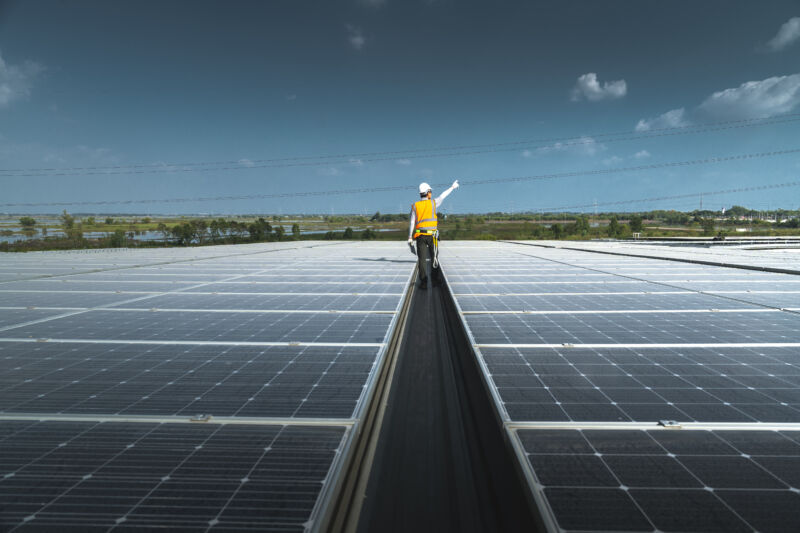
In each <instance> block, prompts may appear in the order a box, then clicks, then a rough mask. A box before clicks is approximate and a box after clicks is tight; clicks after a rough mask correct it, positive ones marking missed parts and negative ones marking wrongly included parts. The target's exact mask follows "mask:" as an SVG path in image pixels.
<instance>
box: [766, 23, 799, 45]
mask: <svg viewBox="0 0 800 533" xmlns="http://www.w3.org/2000/svg"><path fill="white" fill-rule="evenodd" d="M798 39H800V17H792V18H790V19H789V20H787V21H786V22H784V24H783V25H782V26H781V29H779V30H778V33H777V34H776V35H775V37H773V38H772V39H771V40H770V41H769V42H768V43H767V46H769V47H770V49H772V50H773V51H774V52H779V51H781V50H783V49H784V48H786V47H787V46H789V45H790V44H792V43H793V42H795V41H796V40H798Z"/></svg>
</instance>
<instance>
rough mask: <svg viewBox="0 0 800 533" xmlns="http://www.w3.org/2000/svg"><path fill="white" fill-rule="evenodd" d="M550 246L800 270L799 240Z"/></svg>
mask: <svg viewBox="0 0 800 533" xmlns="http://www.w3.org/2000/svg"><path fill="white" fill-rule="evenodd" d="M539 243H541V244H546V245H548V246H555V247H564V248H570V249H580V250H595V251H601V252H612V253H618V254H631V255H634V256H649V257H657V258H664V259H673V260H682V261H704V262H709V263H719V264H727V265H739V266H744V267H751V268H770V269H780V270H797V269H798V265H800V245H798V241H797V239H786V240H785V241H784V242H781V240H780V239H779V238H774V239H770V238H769V237H766V238H758V237H756V238H754V239H746V238H745V239H738V238H734V239H729V240H726V241H722V242H714V241H711V242H698V241H689V240H679V241H651V240H646V241H617V242H614V241H608V242H598V241H579V242H578V241H572V242H563V241H540V242H539Z"/></svg>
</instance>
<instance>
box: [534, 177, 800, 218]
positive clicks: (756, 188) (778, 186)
mask: <svg viewBox="0 0 800 533" xmlns="http://www.w3.org/2000/svg"><path fill="white" fill-rule="evenodd" d="M797 186H800V181H787V182H785V183H772V184H768V185H757V186H753V187H739V188H736V189H723V190H720V191H704V192H695V193H687V194H673V195H670V196H655V197H651V198H638V199H636V200H615V201H612V202H597V203H596V204H595V203H591V204H580V205H567V206H560V207H545V208H538V207H537V208H534V209H532V211H534V212H535V211H539V210H540V209H543V210H544V211H545V212H550V213H553V212H555V213H558V212H563V211H570V210H573V209H587V208H590V207H594V206H613V205H630V204H638V203H650V202H660V201H664V200H685V199H687V198H695V199H696V198H699V197H700V196H703V197H706V196H720V195H723V194H734V193H740V192H754V191H765V190H769V189H783V188H787V187H797ZM711 211H713V209H712V210H711Z"/></svg>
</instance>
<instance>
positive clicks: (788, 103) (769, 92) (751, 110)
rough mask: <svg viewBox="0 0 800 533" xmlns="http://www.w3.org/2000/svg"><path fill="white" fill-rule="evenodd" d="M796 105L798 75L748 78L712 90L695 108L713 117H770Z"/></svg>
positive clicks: (799, 84) (799, 96)
mask: <svg viewBox="0 0 800 533" xmlns="http://www.w3.org/2000/svg"><path fill="white" fill-rule="evenodd" d="M798 105H800V74H793V75H791V76H775V77H772V78H767V79H765V80H761V81H748V82H746V83H743V84H741V85H740V86H738V87H735V88H732V89H725V90H724V91H719V92H715V93H714V94H712V95H711V96H709V97H708V98H706V99H705V100H704V101H703V103H702V104H700V106H699V107H698V111H699V112H701V113H703V114H705V115H710V116H712V117H714V118H725V119H741V118H755V117H772V116H776V115H782V114H784V113H789V112H790V111H792V110H793V109H794V108H795V107H797V106H798Z"/></svg>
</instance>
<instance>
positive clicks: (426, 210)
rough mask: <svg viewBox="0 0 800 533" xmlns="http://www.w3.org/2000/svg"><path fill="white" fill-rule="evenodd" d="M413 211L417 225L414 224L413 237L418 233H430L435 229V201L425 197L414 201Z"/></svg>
mask: <svg viewBox="0 0 800 533" xmlns="http://www.w3.org/2000/svg"><path fill="white" fill-rule="evenodd" d="M414 213H416V215H417V225H416V226H414V238H415V239H416V238H417V237H418V236H419V235H430V234H432V233H433V232H435V231H436V202H434V201H433V200H427V199H426V200H420V201H419V202H415V203H414Z"/></svg>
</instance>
